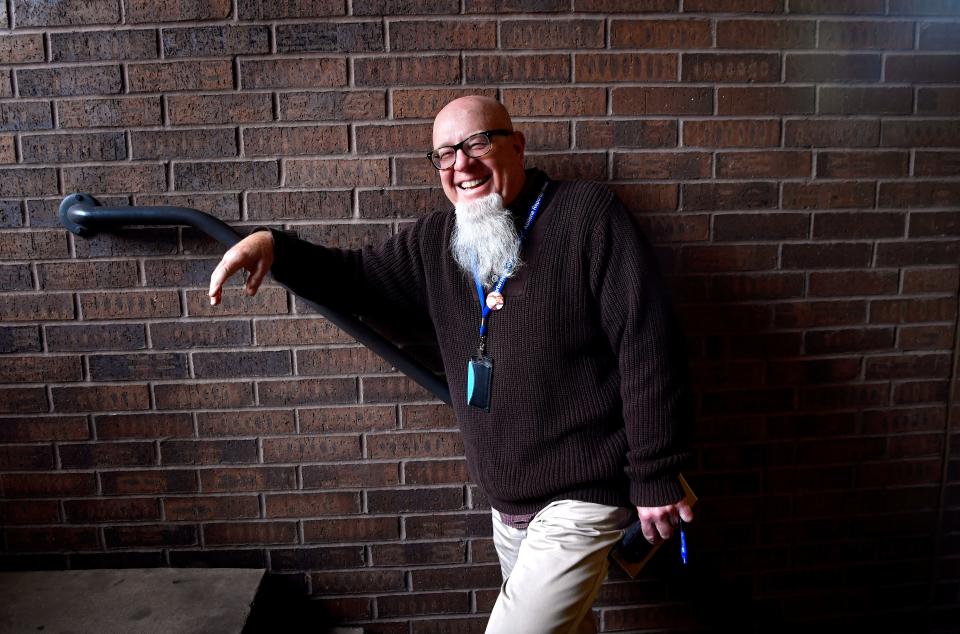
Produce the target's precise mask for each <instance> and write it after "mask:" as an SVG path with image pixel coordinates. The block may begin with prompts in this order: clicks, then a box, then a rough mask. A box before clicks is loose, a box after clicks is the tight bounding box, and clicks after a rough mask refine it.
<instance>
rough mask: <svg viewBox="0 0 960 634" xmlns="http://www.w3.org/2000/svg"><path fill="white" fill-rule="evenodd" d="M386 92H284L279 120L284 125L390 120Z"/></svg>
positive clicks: (281, 97)
mask: <svg viewBox="0 0 960 634" xmlns="http://www.w3.org/2000/svg"><path fill="white" fill-rule="evenodd" d="M385 99H386V98H385V95H384V92H383V91H375V90H362V91H361V90H358V91H350V92H335V91H324V92H289V93H288V92H284V93H281V94H280V110H279V116H280V119H281V120H283V121H322V120H333V121H344V120H354V119H382V118H384V117H385V116H386V105H385V104H386V101H385Z"/></svg>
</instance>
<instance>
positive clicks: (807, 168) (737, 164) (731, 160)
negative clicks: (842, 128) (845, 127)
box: [717, 150, 813, 178]
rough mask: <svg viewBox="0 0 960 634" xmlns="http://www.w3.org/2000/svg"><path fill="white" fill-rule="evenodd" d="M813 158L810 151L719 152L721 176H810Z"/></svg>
mask: <svg viewBox="0 0 960 634" xmlns="http://www.w3.org/2000/svg"><path fill="white" fill-rule="evenodd" d="M812 168H813V159H812V156H811V154H810V153H809V152H790V151H776V150H775V151H771V152H721V153H718V154H717V176H718V177H719V178H795V177H803V176H807V177H809V176H810V175H811V172H812Z"/></svg>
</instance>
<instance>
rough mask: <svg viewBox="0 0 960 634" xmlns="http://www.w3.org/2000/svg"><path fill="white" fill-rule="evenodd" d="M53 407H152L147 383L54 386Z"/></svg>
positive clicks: (62, 409)
mask: <svg viewBox="0 0 960 634" xmlns="http://www.w3.org/2000/svg"><path fill="white" fill-rule="evenodd" d="M51 392H52V394H53V408H54V410H55V411H58V412H92V411H101V412H107V411H126V410H142V409H149V407H150V393H149V390H148V388H147V386H146V385H131V384H126V385H96V386H88V387H54V388H52V390H51Z"/></svg>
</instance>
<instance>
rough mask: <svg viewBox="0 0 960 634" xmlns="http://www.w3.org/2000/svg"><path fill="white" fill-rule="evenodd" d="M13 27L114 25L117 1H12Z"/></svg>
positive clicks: (118, 20)
mask: <svg viewBox="0 0 960 634" xmlns="http://www.w3.org/2000/svg"><path fill="white" fill-rule="evenodd" d="M12 4H13V11H14V13H15V14H16V16H17V26H18V27H24V26H76V25H80V24H117V23H119V22H120V3H119V2H118V1H117V0H66V1H65V2H56V3H51V2H45V1H42V0H14V2H13V3H12Z"/></svg>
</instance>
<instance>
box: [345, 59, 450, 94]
mask: <svg viewBox="0 0 960 634" xmlns="http://www.w3.org/2000/svg"><path fill="white" fill-rule="evenodd" d="M353 68H354V81H355V82H356V85H357V86H410V85H419V84H440V85H449V84H456V83H459V81H460V59H459V58H457V57H453V56H449V55H431V56H393V57H388V58H382V57H377V58H373V57H371V58H359V59H356V60H354V62H353Z"/></svg>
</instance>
